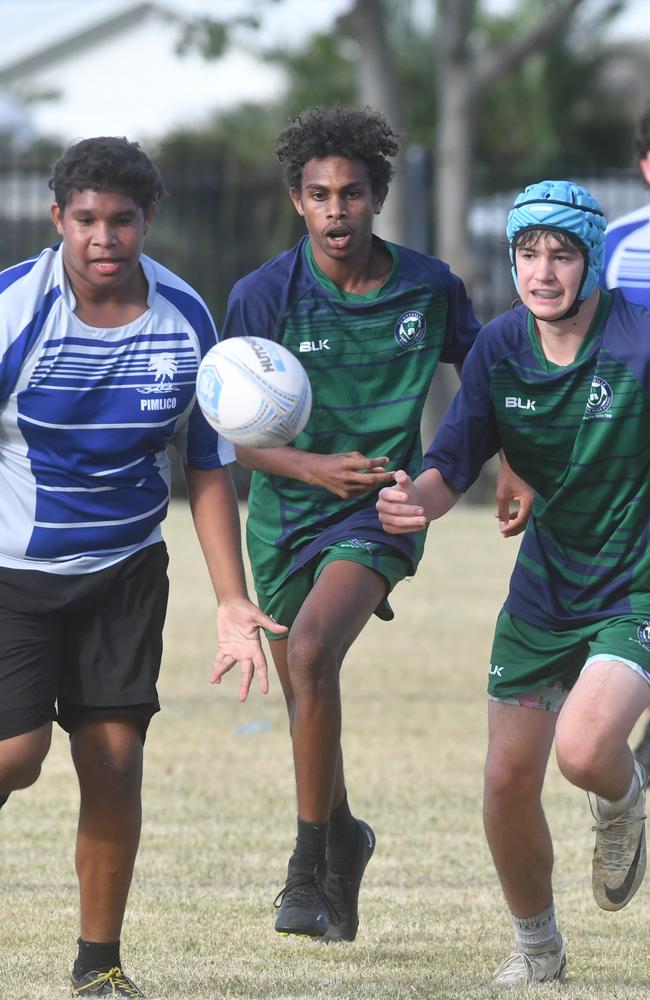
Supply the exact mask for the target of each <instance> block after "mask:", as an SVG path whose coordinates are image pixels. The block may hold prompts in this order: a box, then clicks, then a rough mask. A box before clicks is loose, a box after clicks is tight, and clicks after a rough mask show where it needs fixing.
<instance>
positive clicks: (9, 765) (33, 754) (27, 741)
mask: <svg viewBox="0 0 650 1000" xmlns="http://www.w3.org/2000/svg"><path fill="white" fill-rule="evenodd" d="M50 741H51V727H50V726H44V727H42V728H41V729H39V730H36V731H35V732H33V733H24V734H22V735H20V736H14V737H11V738H10V739H7V740H2V741H1V742H0V788H2V789H3V791H4V792H12V791H16V790H18V789H20V788H29V786H30V785H33V784H34V782H35V781H36V780H37V779H38V777H39V775H40V773H41V766H42V764H43V761H44V760H45V757H46V756H47V752H48V750H49V748H50Z"/></svg>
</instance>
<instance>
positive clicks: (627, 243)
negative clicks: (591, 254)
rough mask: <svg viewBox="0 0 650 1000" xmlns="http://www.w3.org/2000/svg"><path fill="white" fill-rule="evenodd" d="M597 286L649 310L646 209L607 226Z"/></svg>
mask: <svg viewBox="0 0 650 1000" xmlns="http://www.w3.org/2000/svg"><path fill="white" fill-rule="evenodd" d="M601 284H602V287H603V288H620V289H621V291H622V292H623V294H624V295H625V298H626V299H627V300H628V301H629V302H638V303H639V304H640V305H642V306H645V307H646V309H650V205H645V206H644V207H643V208H638V209H637V210H636V211H635V212H630V213H629V214H628V215H623V216H621V218H620V219H615V220H614V221H613V222H610V224H609V226H608V227H607V232H606V234H605V265H604V268H603V275H602V281H601Z"/></svg>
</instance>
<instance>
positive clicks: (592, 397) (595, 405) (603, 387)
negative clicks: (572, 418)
mask: <svg viewBox="0 0 650 1000" xmlns="http://www.w3.org/2000/svg"><path fill="white" fill-rule="evenodd" d="M613 401H614V393H613V392H612V387H611V385H610V384H609V382H606V381H605V379H604V378H600V377H599V376H598V375H594V377H593V380H592V383H591V389H590V391H589V399H588V400H587V407H586V409H585V419H586V420H590V419H593V418H595V417H604V416H606V417H607V418H611V413H608V412H607V411H608V410H609V409H610V408H611V405H612V403H613Z"/></svg>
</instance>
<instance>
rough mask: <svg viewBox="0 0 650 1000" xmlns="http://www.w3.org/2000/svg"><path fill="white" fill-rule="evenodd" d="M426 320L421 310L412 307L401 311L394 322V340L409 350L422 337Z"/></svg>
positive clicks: (425, 327)
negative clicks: (403, 311)
mask: <svg viewBox="0 0 650 1000" xmlns="http://www.w3.org/2000/svg"><path fill="white" fill-rule="evenodd" d="M426 331H427V321H426V319H425V318H424V316H423V315H422V313H421V312H418V311H417V309H412V310H410V311H409V312H405V313H402V315H401V316H400V318H399V319H398V320H397V323H396V324H395V340H396V341H397V343H398V344H399V346H400V347H402V348H403V349H404V350H405V351H409V350H411V348H413V347H417V345H418V344H419V343H420V342H421V341H422V340H423V339H424V335H425V333H426Z"/></svg>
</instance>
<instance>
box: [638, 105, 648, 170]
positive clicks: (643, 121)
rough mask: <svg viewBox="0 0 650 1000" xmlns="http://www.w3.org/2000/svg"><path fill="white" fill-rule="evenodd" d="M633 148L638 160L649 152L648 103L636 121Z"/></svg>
mask: <svg viewBox="0 0 650 1000" xmlns="http://www.w3.org/2000/svg"><path fill="white" fill-rule="evenodd" d="M634 148H635V150H636V153H637V156H638V158H639V159H640V160H642V159H643V157H644V156H647V155H648V153H650V105H648V107H647V108H646V109H645V111H644V113H643V114H642V115H641V117H640V118H639V120H638V121H637V123H636V129H635V132H634Z"/></svg>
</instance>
